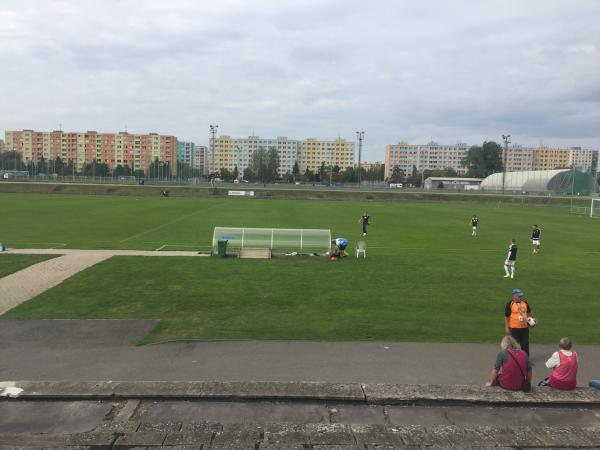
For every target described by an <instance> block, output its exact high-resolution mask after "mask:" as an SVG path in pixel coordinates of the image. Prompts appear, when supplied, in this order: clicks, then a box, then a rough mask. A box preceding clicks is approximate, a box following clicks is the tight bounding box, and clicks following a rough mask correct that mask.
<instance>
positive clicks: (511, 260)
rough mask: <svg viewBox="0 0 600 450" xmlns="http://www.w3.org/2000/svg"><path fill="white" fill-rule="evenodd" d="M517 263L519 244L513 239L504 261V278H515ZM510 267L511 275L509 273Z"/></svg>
mask: <svg viewBox="0 0 600 450" xmlns="http://www.w3.org/2000/svg"><path fill="white" fill-rule="evenodd" d="M516 263H517V242H516V241H515V240H514V239H513V240H511V241H510V246H509V247H508V255H507V256H506V260H505V261H504V272H505V273H506V275H504V278H509V277H510V278H514V277H515V264H516ZM509 267H510V273H509V270H508V269H509Z"/></svg>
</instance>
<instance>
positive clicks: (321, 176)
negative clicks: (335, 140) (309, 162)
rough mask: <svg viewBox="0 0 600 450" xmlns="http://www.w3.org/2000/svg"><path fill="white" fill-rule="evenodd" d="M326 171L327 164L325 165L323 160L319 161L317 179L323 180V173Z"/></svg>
mask: <svg viewBox="0 0 600 450" xmlns="http://www.w3.org/2000/svg"><path fill="white" fill-rule="evenodd" d="M326 172H327V166H326V165H325V161H323V162H321V167H319V180H318V181H320V182H323V181H324V180H325V173H326Z"/></svg>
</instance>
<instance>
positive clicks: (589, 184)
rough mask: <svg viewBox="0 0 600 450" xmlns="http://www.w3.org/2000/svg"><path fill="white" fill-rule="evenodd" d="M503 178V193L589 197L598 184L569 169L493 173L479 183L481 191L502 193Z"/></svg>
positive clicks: (584, 175)
mask: <svg viewBox="0 0 600 450" xmlns="http://www.w3.org/2000/svg"><path fill="white" fill-rule="evenodd" d="M573 174H574V175H575V176H574V178H575V182H574V184H573ZM503 176H504V190H505V191H512V192H519V193H522V192H527V193H530V194H535V193H548V192H552V193H555V194H571V193H573V194H575V195H590V194H591V193H592V192H597V190H598V189H597V188H598V184H597V183H596V181H595V180H594V179H593V177H592V176H591V175H590V174H589V173H585V172H580V171H577V170H575V171H573V170H571V169H558V170H531V171H519V172H506V173H505V174H503V173H502V172H499V173H494V174H492V175H490V176H489V177H487V178H485V179H484V180H483V181H482V182H481V190H486V191H502V190H503V189H502V179H503Z"/></svg>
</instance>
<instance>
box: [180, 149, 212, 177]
mask: <svg viewBox="0 0 600 450" xmlns="http://www.w3.org/2000/svg"><path fill="white" fill-rule="evenodd" d="M177 161H178V162H180V163H183V164H186V165H187V166H188V167H189V168H191V169H194V170H198V171H199V172H200V173H203V172H204V171H205V169H206V147H205V146H203V145H196V144H194V143H193V142H186V141H177Z"/></svg>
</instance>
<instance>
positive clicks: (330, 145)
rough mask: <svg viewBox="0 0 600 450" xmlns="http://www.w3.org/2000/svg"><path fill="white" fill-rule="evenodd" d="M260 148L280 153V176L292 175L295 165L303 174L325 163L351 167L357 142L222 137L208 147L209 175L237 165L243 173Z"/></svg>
mask: <svg viewBox="0 0 600 450" xmlns="http://www.w3.org/2000/svg"><path fill="white" fill-rule="evenodd" d="M259 148H264V149H267V150H268V149H271V148H274V149H276V150H277V153H278V155H279V169H278V173H279V175H284V174H286V173H292V172H293V170H294V164H296V163H298V168H299V170H300V172H304V171H305V170H306V169H309V170H312V171H317V170H319V168H320V167H321V165H322V164H323V163H325V164H326V165H327V166H329V165H332V166H336V165H337V166H339V167H341V168H346V167H350V166H352V165H353V164H354V160H355V156H356V150H355V143H354V142H348V141H346V140H345V139H336V140H334V141H321V140H318V139H316V138H308V139H305V140H296V139H288V138H287V137H285V136H279V137H277V138H261V137H259V136H248V137H247V138H240V139H235V138H232V137H231V136H219V137H217V138H215V139H214V141H213V140H212V139H211V141H210V142H209V146H208V156H207V159H208V161H207V164H208V168H209V171H210V172H216V171H218V170H219V169H220V168H225V169H228V170H233V169H234V167H235V166H237V168H238V170H239V172H240V173H243V171H244V169H245V168H247V167H248V166H250V164H251V162H252V155H253V154H254V152H255V151H256V150H258V149H259Z"/></svg>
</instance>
